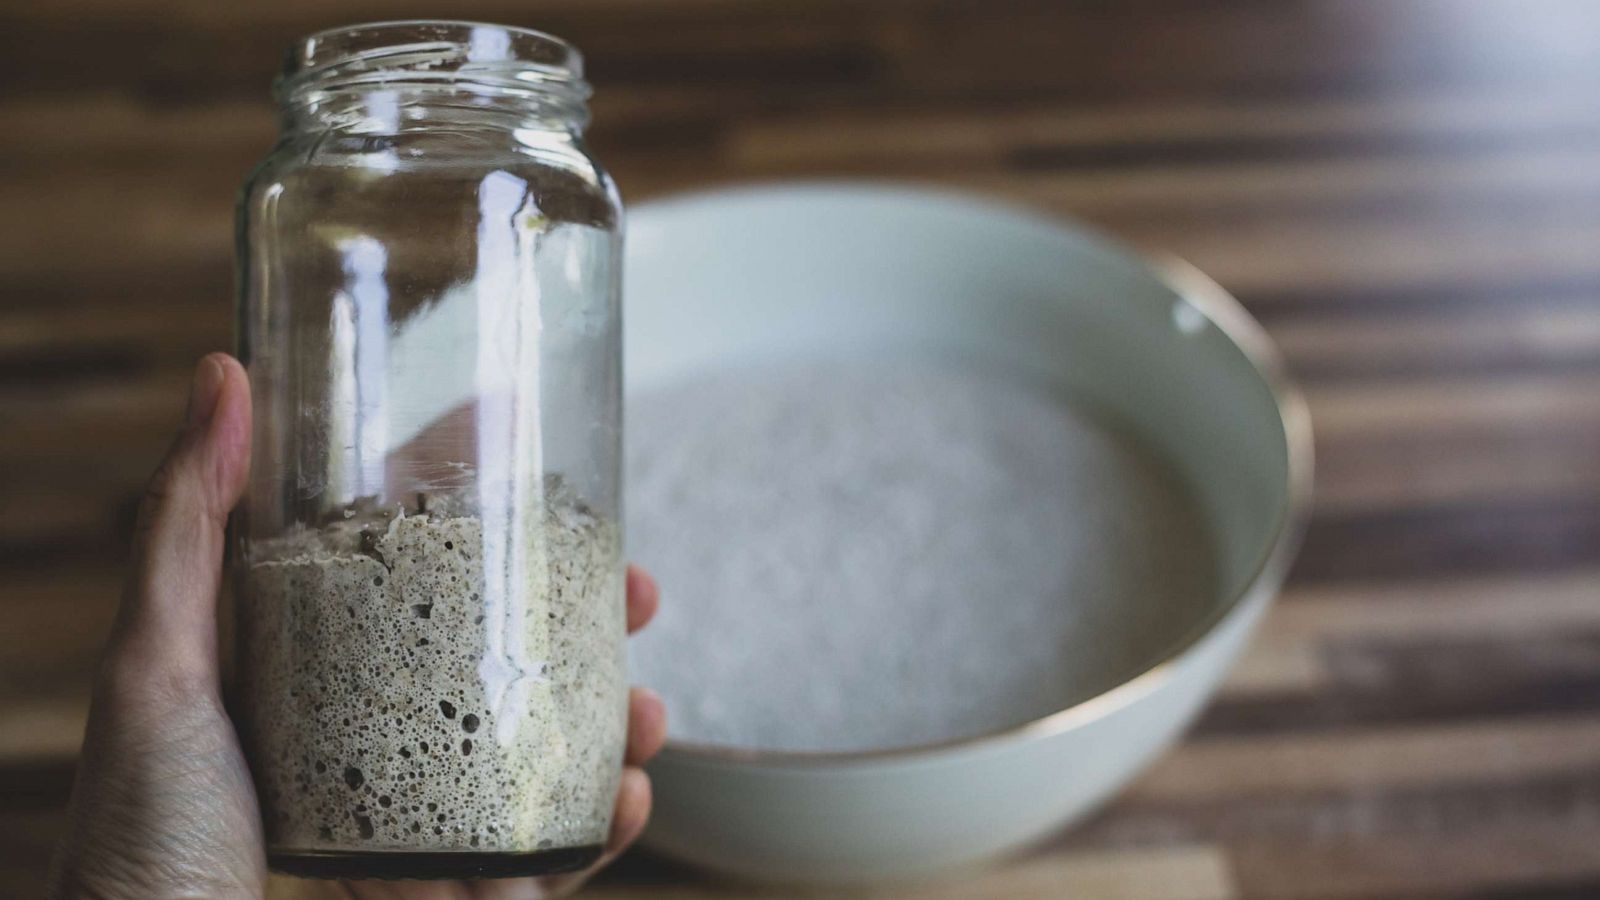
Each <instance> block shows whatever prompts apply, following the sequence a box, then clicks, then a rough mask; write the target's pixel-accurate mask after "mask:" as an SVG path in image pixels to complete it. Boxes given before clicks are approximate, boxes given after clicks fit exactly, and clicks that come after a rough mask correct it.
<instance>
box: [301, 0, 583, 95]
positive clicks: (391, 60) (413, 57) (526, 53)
mask: <svg viewBox="0 0 1600 900" xmlns="http://www.w3.org/2000/svg"><path fill="white" fill-rule="evenodd" d="M385 88H397V89H424V90H425V89H430V88H431V89H439V88H444V89H448V90H455V91H470V92H476V93H485V94H499V95H510V96H518V95H520V96H529V97H534V96H538V97H543V98H547V99H550V100H553V101H555V102H557V103H560V104H562V105H571V106H574V107H576V109H577V110H578V111H579V112H580V113H581V110H582V108H583V103H584V101H585V100H587V99H588V97H589V93H590V91H589V85H588V82H586V81H585V80H584V78H583V54H582V53H580V52H579V51H578V48H577V47H575V46H573V45H572V44H571V43H569V42H568V41H566V40H564V39H562V38H560V37H557V36H556V35H553V34H549V33H547V32H543V31H538V30H536V29H533V28H524V27H520V26H515V25H500V24H495V23H490V22H475V21H468V20H451V19H400V20H393V21H381V22H364V23H360V24H355V25H344V26H340V27H337V28H329V29H324V30H322V31H317V32H314V33H312V34H308V35H306V36H305V37H302V38H300V39H299V40H297V41H295V42H294V44H293V45H292V46H291V47H290V49H289V51H288V53H287V54H286V55H285V60H284V66H283V71H282V73H281V74H280V75H279V77H278V78H277V80H276V81H275V82H274V85H273V92H274V94H275V95H276V96H277V98H278V100H279V102H280V103H283V104H286V105H296V104H298V103H302V102H307V101H309V100H314V99H316V98H317V97H319V96H327V95H330V94H339V93H351V92H362V91H370V90H381V89H385Z"/></svg>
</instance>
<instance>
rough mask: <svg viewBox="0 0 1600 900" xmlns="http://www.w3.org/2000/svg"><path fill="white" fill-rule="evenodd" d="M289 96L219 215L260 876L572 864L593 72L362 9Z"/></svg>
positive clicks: (612, 362) (608, 563)
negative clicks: (229, 254) (239, 365)
mask: <svg viewBox="0 0 1600 900" xmlns="http://www.w3.org/2000/svg"><path fill="white" fill-rule="evenodd" d="M276 94H277V98H278V100H279V103H280V105H281V108H282V121H283V130H282V134H281V137H280V139H279V141H278V143H277V145H276V146H275V147H274V148H273V150H272V151H271V154H270V155H269V156H268V157H267V158H266V160H265V161H264V162H262V163H261V165H260V166H259V167H258V168H257V169H256V170H255V172H254V173H252V174H251V175H250V177H249V179H248V180H247V182H246V183H245V185H244V188H243V190H242V192H241V194H240V200H239V206H238V222H237V225H238V276H239V277H238V291H239V296H238V348H239V353H240V355H241V358H242V359H243V360H244V362H245V364H246V366H247V368H248V370H249V373H250V384H251V388H252V391H253V397H254V401H255V412H254V424H255V435H254V444H253V464H252V469H251V476H250V481H249V487H248V489H247V492H246V498H245V501H244V504H243V505H242V507H241V509H240V511H239V512H238V513H237V514H236V517H235V522H234V534H235V541H236V543H235V561H236V565H235V583H236V597H237V600H236V608H235V615H236V623H237V635H238V637H237V643H236V646H235V655H236V657H235V658H236V666H237V670H238V680H237V691H236V693H237V703H238V710H239V716H238V719H239V725H240V731H241V736H242V739H243V742H244V745H245V748H246V753H247V756H248V758H249V762H250V766H251V769H252V772H253V775H254V777H255V780H256V785H257V791H258V794H259V797H260V801H261V810H262V818H263V822H264V825H265V828H266V838H267V848H268V862H269V864H270V865H271V866H272V867H273V868H275V869H277V870H280V871H284V872H289V873H293V874H300V875H311V876H338V877H374V876H376V877H404V878H414V877H468V876H485V877H492V876H509V875H519V874H537V873H549V872H555V871H562V870H566V869H573V868H579V867H582V866H584V865H587V864H588V863H590V862H591V861H593V860H594V859H595V858H596V857H597V856H598V855H599V854H600V850H601V846H602V844H603V843H604V842H605V838H606V834H607V832H608V830H609V827H610V818H611V810H612V805H613V802H614V799H615V793H616V788H617V782H618V778H619V776H620V772H621V763H622V750H623V741H624V733H625V727H626V715H627V710H626V703H627V698H626V693H627V692H626V684H625V677H624V671H623V666H624V663H623V637H624V618H625V611H624V600H623V586H622V585H623V579H622V568H621V561H620V536H619V532H618V528H619V525H618V523H619V521H620V520H619V518H618V511H619V510H618V507H619V497H618V493H619V484H618V482H619V478H620V472H619V449H620V447H619V445H620V438H621V421H620V419H621V340H620V325H621V323H620V308H619V296H618V288H619V268H620V256H619V250H620V232H621V227H622V211H621V205H620V201H619V200H618V197H617V193H616V190H615V188H614V187H613V185H612V183H611V180H610V179H609V178H608V176H607V175H606V174H605V172H604V171H603V170H602V169H601V168H600V166H599V165H598V164H597V163H596V162H595V161H594V159H592V158H591V157H590V156H589V154H588V153H587V152H586V150H585V148H584V145H583V142H582V139H581V133H582V128H583V125H584V123H585V121H586V116H587V110H586V106H585V102H584V101H585V99H586V97H587V95H588V88H587V85H586V84H585V83H584V81H583V78H582V63H581V60H580V57H579V55H578V53H577V51H576V50H575V49H573V48H572V47H571V46H570V45H568V44H566V43H565V42H563V41H561V40H560V39H558V38H554V37H551V36H550V35H546V34H541V33H539V32H535V31H528V30H524V29H518V28H508V27H503V26H497V25H480V24H472V23H457V22H398V23H384V24H375V25H360V26H355V27H351V28H342V29H338V30H335V31H328V32H323V33H320V34H315V35H312V36H310V37H308V38H305V39H304V40H303V41H301V42H300V43H299V44H298V45H297V46H296V47H295V48H294V49H293V50H292V52H291V53H290V55H289V59H288V64H287V69H286V71H285V73H284V75H283V76H282V78H281V79H279V81H278V82H277V85H276Z"/></svg>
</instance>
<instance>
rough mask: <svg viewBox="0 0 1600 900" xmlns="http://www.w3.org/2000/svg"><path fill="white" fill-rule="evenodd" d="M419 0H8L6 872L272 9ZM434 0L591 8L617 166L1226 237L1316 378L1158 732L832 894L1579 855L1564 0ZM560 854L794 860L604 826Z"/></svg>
mask: <svg viewBox="0 0 1600 900" xmlns="http://www.w3.org/2000/svg"><path fill="white" fill-rule="evenodd" d="M435 6H436V5H433V6H430V5H429V4H426V3H421V2H416V0H402V2H397V3H396V2H391V3H383V4H379V3H375V2H367V0H336V2H326V0H279V2H274V3H266V4H218V3H213V2H208V0H57V2H52V3H22V2H14V3H7V4H4V5H3V6H0V81H3V83H4V84H5V85H6V90H5V92H4V96H0V120H3V121H5V123H6V127H5V128H4V129H0V228H3V234H4V238H5V239H4V240H0V584H4V585H5V591H4V593H3V595H0V896H6V897H12V896H15V897H32V896H39V895H40V893H41V892H42V889H43V877H44V876H43V862H44V860H45V858H46V856H47V854H48V849H49V847H50V846H51V844H52V842H53V841H54V839H55V836H56V835H57V834H58V833H59V831H60V829H61V827H62V826H63V820H62V817H61V812H60V809H61V805H62V803H63V801H64V798H65V793H66V790H67V786H68V784H69V783H70V771H71V766H72V762H73V757H74V754H75V749H76V745H77V741H78V735H79V732H80V729H81V727H82V721H83V715H84V711H85V708H86V694H87V689H88V683H89V677H90V674H89V673H90V671H91V668H92V666H93V665H94V660H95V656H96V654H97V653H98V650H99V647H100V644H101V642H102V641H103V639H104V636H105V632H106V629H107V627H108V626H109V622H110V620H111V616H112V614H113V612H114V608H115V603H116V596H117V592H118V580H119V576H120V571H121V561H122V559H123V557H124V555H125V553H126V550H127V539H128V530H129V527H130V525H131V521H132V513H133V509H134V506H135V504H136V503H137V498H138V496H139V493H140V490H141V486H142V485H143V483H144V479H145V478H146V477H147V474H148V472H149V471H150V469H151V468H152V466H153V465H154V463H155V462H156V460H157V459H158V458H159V456H160V454H161V453H162V451H163V449H164V447H165V446H166V443H167V441H168V440H169V437H170V433H171V429H172V428H173V427H174V426H175V424H176V422H177V421H178V417H179V415H180V411H181V409H182V403H183V392H184V388H185V385H186V382H187V368H188V366H189V365H190V364H191V363H192V361H193V360H194V359H195V358H196V357H198V356H199V355H201V354H202V353H204V352H206V351H208V350H211V349H217V348H225V347H227V346H228V345H229V343H230V340H231V339H230V335H229V331H230V328H231V311H230V307H229V299H228V297H229V292H230V291H231V274H230V255H231V241H232V235H231V212H230V207H231V204H232V199H233V198H232V195H233V190H234V189H235V187H236V185H237V184H238V183H239V181H240V179H241V178H242V176H243V174H244V173H245V172H246V171H247V170H248V168H249V167H250V166H251V165H252V164H253V163H254V162H255V161H256V160H257V159H258V158H259V157H260V156H261V155H262V153H263V152H264V151H265V149H266V147H267V146H268V145H269V144H270V142H271V141H272V140H273V135H274V130H275V115H274V111H273V109H272V107H271V104H270V100H269V97H268V84H269V82H270V79H271V77H272V75H273V73H274V71H275V70H276V68H277V65H278V57H279V54H280V53H281V51H282V49H283V48H284V47H285V46H286V45H287V43H288V42H289V40H291V39H292V38H293V37H294V36H295V35H298V34H302V33H305V32H307V31H311V30H314V29H316V28H319V27H325V26H328V25H333V24H338V23H340V22H344V21H351V20H356V19H361V18H395V17H401V16H405V15H430V14H437V9H436V8H435ZM452 14H453V15H457V16H460V17H465V18H482V19H489V20H502V21H508V22H512V23H515V24H527V25H535V26H538V27H543V28H546V29H548V30H552V31H555V32H557V33H560V34H563V35H565V36H567V37H569V38H571V39H572V40H574V41H575V42H577V43H578V44H579V45H580V46H582V47H583V49H584V50H585V52H586V55H587V59H588V62H589V67H590V72H591V74H592V76H593V79H594V81H595V83H596V86H597V91H598V93H597V95H596V98H595V102H594V114H595V122H594V126H593V128H592V129H591V134H590V136H591V139H592V143H593V145H594V147H595V149H596V151H597V153H598V154H599V155H600V156H601V158H603V159H605V160H606V161H607V162H608V164H609V165H610V166H611V167H612V169H613V170H614V172H615V173H616V175H617V177H618V180H619V181H620V183H621V185H622V188H623V191H624V192H625V194H626V195H627V197H628V198H629V199H630V200H639V199H644V198H647V197H651V196H656V195H659V194H662V193H664V192H668V191H673V190H679V189H684V188H690V187H697V186H704V185H709V184H715V183H722V182H728V181H744V180H750V179H758V178H772V177H811V176H827V177H835V176H847V177H862V176H865V177H899V178H908V179H914V180H917V181H922V182H929V183H935V184H945V185H951V186H957V187H962V188H968V189H973V190H979V191H983V192H986V193H989V194H992V195H995V196H999V197H1003V198H1007V199H1011V200H1013V201H1016V202H1020V203H1025V204H1029V205H1032V206H1035V207H1039V208H1042V209H1045V210H1048V211H1052V212H1057V213H1062V214H1068V215H1074V216H1077V217H1080V218H1082V219H1084V220H1086V221H1088V222H1090V223H1091V224H1093V225H1096V226H1098V227H1100V228H1103V229H1105V230H1107V231H1110V232H1111V233H1113V234H1115V235H1117V236H1119V237H1121V238H1123V239H1125V240H1128V241H1131V242H1133V243H1135V244H1137V245H1140V246H1144V247H1148V248H1152V249H1158V250H1161V251H1164V252H1172V253H1176V254H1178V255H1181V256H1184V257H1187V258H1188V259H1189V260H1190V261H1192V262H1194V263H1195V264H1197V265H1198V266H1200V267H1201V268H1202V269H1204V270H1205V271H1207V272H1208V273H1209V274H1211V275H1212V276H1213V277H1215V278H1217V279H1218V280H1219V281H1221V282H1222V283H1223V284H1224V285H1225V286H1226V287H1228V288H1229V289H1230V290H1232V291H1234V292H1235V293H1236V294H1237V295H1238V296H1239V297H1240V298H1241V299H1242V300H1243V302H1244V303H1245V304H1246V305H1247V306H1248V307H1249V308H1250V309H1251V310H1252V311H1253V312H1254V313H1256V314H1257V315H1258V317H1259V318H1260V319H1261V320H1262V322H1263V323H1264V324H1265V326H1266V327H1267V329H1268V330H1269V332H1270V333H1271V334H1272V336H1273V337H1274V338H1275V339H1276V340H1277V342H1278V344H1279V346H1280V348H1281V349H1282V350H1283V352H1284V354H1285V357H1286V358H1287V360H1288V363H1289V365H1290V367H1291V369H1292V370H1293V372H1294V373H1295V375H1296V376H1297V377H1298V378H1299V380H1300V381H1301V382H1302V384H1303V386H1304V387H1305V389H1306V394H1307V397H1308V400H1309V402H1310V406H1311V410H1312V414H1313V418H1314V421H1315V424H1316V427H1317V431H1318V435H1317V443H1318V446H1317V453H1318V465H1319V475H1318V483H1317V486H1316V495H1317V502H1318V504H1319V506H1318V512H1317V515H1316V517H1315V518H1314V520H1313V522H1312V523H1311V527H1310V529H1309V532H1308V534H1307V537H1306V543H1305V548H1304V551H1303V553H1302V555H1301V557H1300V559H1299V561H1298V563H1297V565H1296V567H1295V570H1294V572H1293V573H1292V576H1291V580H1290V584H1289V587H1288V588H1287V590H1286V591H1285V593H1284V596H1283V598H1282V600H1281V602H1280V603H1279V604H1278V606H1277V607H1276V608H1275V609H1274V610H1273V611H1272V613H1271V614H1270V616H1269V617H1268V619H1267V621H1266V623H1265V625H1264V626H1263V628H1262V631H1261V634H1260V637H1259V639H1258V641H1257V643H1256V645H1255V646H1254V647H1252V649H1251V650H1250V651H1249V653H1248V654H1247V655H1246V657H1245V659H1244V660H1243V661H1242V662H1241V664H1240V666H1239V667H1238V669H1237V670H1236V671H1235V672H1234V674H1233V676H1232V677H1231V679H1230V680H1229V682H1228V683H1227V685H1226V686H1225V687H1224V689H1223V690H1222V692H1221V693H1220V695H1219V696H1218V698H1217V699H1216V701H1215V702H1214V703H1213V704H1212V705H1211V707H1210V708H1209V709H1208V710H1207V711H1206V713H1205V714H1204V715H1203V716H1202V718H1201V720H1200V721H1199V722H1198V723H1197V725H1196V727H1195V729H1194V730H1193V732H1192V733H1191V735H1190V736H1189V738H1188V739H1187V740H1186V741H1185V742H1184V743H1183V744H1182V745H1180V746H1179V747H1178V748H1176V749H1175V750H1174V751H1172V752H1171V753H1170V754H1168V755H1167V756H1166V757H1164V758H1163V759H1162V760H1161V761H1160V762H1158V763H1157V764H1156V765H1155V766H1154V767H1153V768H1152V769H1151V770H1150V771H1149V772H1148V773H1147V774H1146V775H1145V776H1144V777H1143V778H1142V779H1140V780H1139V781H1138V782H1137V783H1136V784H1135V785H1134V786H1132V787H1131V788H1130V789H1129V790H1128V791H1127V792H1126V793H1125V794H1124V795H1123V796H1121V797H1120V798H1119V799H1118V800H1117V801H1115V802H1114V803H1112V804H1111V805H1110V806H1108V807H1107V808H1105V809H1104V810H1102V811H1100V812H1099V813H1097V814H1096V815H1094V816H1093V817H1092V818H1091V819H1090V820H1089V821H1087V822H1084V823H1081V824H1080V825H1078V826H1077V827H1074V828H1072V829H1069V830H1067V831H1065V832H1063V833H1062V834H1060V835H1058V836H1057V837H1055V838H1053V839H1051V840H1050V841H1049V842H1047V844H1046V846H1043V847H1041V848H1039V849H1037V850H1036V851H1033V852H1031V853H1029V854H1027V855H1025V856H1024V857H1023V858H1020V859H1018V860H1013V861H1011V862H1008V863H1006V864H1003V865H1001V866H998V867H996V868H993V869H989V870H985V871H980V872H975V873H971V874H969V875H964V876H961V877H959V878H955V879H952V880H948V881H944V882H940V883H937V884H924V885H911V886H906V887H904V888H894V889H883V890H878V891H871V892H865V893H860V894H857V895H853V896H859V897H861V898H878V900H887V898H890V897H904V898H908V900H918V898H920V900H934V898H940V900H942V898H953V897H980V898H986V897H994V898H1000V897H1005V898H1015V897H1023V898H1027V897H1040V898H1043V897H1059V896H1081V897H1097V898H1099V897H1112V898H1117V897H1120V898H1179V897H1183V898H1196V897H1217V898H1232V897H1327V898H1387V897H1432V898H1443V897H1467V896H1471V897H1594V896H1600V830H1597V825H1596V823H1597V822H1600V104H1597V103H1596V102H1595V98H1596V97H1597V96H1600V5H1596V4H1594V3H1591V2H1588V0H1525V2H1519V3H1516V4H1508V3H1504V2H1500V0H1388V2H1379V0H1354V2H1351V0H1286V2H1275V3H1268V2H1258V0H1228V2H1219V3H1209V4H1194V3H1189V2H1184V0H1130V2H1126V3H1117V4H1106V3H1088V2H1084V3H1053V2H1044V0H993V2H988V3H984V4H976V3H967V2H962V0H538V2H533V3H528V2H521V0H515V2H514V0H474V2H469V3H467V4H464V5H460V6H458V8H455V9H453V11H452ZM323 895H324V894H323V893H322V891H321V888H320V887H319V886H317V885H314V884H311V883H304V882H291V881H289V880H286V879H277V880H275V881H274V886H273V896H275V897H282V898H287V897H313V896H323ZM591 895H592V896H596V897H605V898H615V900H621V898H628V897H645V896H651V897H656V896H660V897H673V898H699V897H705V898H714V897H725V898H734V897H749V898H756V897H761V898H784V897H800V896H818V895H817V894H804V893H803V892H794V891H781V890H771V891H753V890H749V889H744V888H739V887H736V886H728V885H715V884H712V883H709V882H707V881H705V880H703V879H701V878H700V877H699V876H696V875H694V874H693V873H690V872H686V871H684V870H682V869H679V868H677V867H676V866H673V865H671V864H668V863H665V862H663V861H661V860H657V859H652V858H650V857H649V856H647V855H644V854H639V853H636V854H632V855H630V856H629V857H627V858H625V859H624V860H622V862H621V863H620V864H619V865H618V866H617V867H615V868H614V869H613V870H612V871H611V872H609V873H607V874H606V875H605V876H603V877H602V878H601V879H600V882H599V883H598V884H597V885H596V887H595V888H594V889H593V891H592V892H591ZM830 896H835V895H830Z"/></svg>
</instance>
